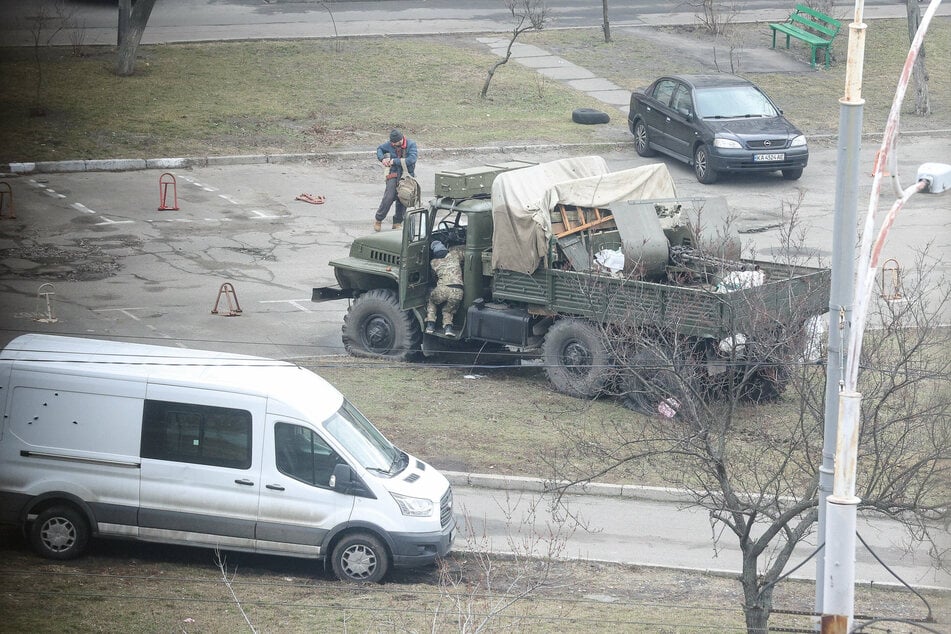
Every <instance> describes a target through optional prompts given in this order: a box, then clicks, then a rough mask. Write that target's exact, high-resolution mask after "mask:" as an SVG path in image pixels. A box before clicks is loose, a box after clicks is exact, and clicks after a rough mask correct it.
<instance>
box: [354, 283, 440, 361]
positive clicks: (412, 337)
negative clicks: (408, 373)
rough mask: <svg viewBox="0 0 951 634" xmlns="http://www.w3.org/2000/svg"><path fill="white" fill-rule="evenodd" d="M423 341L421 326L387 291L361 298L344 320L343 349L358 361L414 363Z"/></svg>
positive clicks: (355, 301) (375, 292) (375, 291)
mask: <svg viewBox="0 0 951 634" xmlns="http://www.w3.org/2000/svg"><path fill="white" fill-rule="evenodd" d="M421 341H422V333H421V332H420V330H419V324H417V323H416V320H414V319H413V317H412V315H411V314H410V313H409V312H408V311H405V310H400V303H399V299H398V298H397V296H396V293H395V292H393V291H391V290H388V289H382V288H378V289H374V290H372V291H367V292H366V293H364V294H362V295H360V296H359V297H358V298H357V299H356V300H354V302H353V304H352V305H351V306H350V309H349V310H348V311H347V316H346V317H344V319H343V346H344V348H346V350H347V352H348V353H350V354H352V355H353V356H355V357H370V358H386V359H395V360H397V361H411V360H413V359H414V358H415V357H416V356H417V355H418V354H419V349H420V342H421Z"/></svg>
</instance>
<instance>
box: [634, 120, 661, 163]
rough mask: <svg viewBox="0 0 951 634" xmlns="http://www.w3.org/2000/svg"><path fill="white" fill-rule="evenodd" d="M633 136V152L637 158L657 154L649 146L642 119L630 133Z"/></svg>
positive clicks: (648, 138) (645, 126) (645, 127)
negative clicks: (635, 152) (634, 151)
mask: <svg viewBox="0 0 951 634" xmlns="http://www.w3.org/2000/svg"><path fill="white" fill-rule="evenodd" d="M631 132H632V133H633V134H634V150H636V151H637V154H638V155H639V156H644V157H648V156H654V155H655V154H657V152H655V151H654V150H652V149H651V146H650V137H649V136H648V135H647V125H646V124H645V123H644V121H643V120H642V119H638V120H637V122H636V123H635V124H634V129H633V130H632V131H631Z"/></svg>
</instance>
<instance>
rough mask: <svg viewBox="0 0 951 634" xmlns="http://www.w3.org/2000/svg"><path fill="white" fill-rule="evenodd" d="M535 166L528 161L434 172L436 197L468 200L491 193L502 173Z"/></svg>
mask: <svg viewBox="0 0 951 634" xmlns="http://www.w3.org/2000/svg"><path fill="white" fill-rule="evenodd" d="M531 165H535V163H530V162H528V161H509V162H507V163H496V164H492V165H481V166H479V167H468V168H466V169H461V170H456V171H454V172H436V191H435V194H436V195H437V196H445V197H448V198H469V197H471V196H479V195H480V194H484V195H486V196H487V195H489V194H491V193H492V181H494V180H495V177H496V176H498V175H499V174H501V173H502V172H507V171H509V170H514V169H519V168H522V167H529V166H531Z"/></svg>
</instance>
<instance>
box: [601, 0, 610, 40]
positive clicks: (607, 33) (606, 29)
mask: <svg viewBox="0 0 951 634" xmlns="http://www.w3.org/2000/svg"><path fill="white" fill-rule="evenodd" d="M601 13H602V14H603V15H604V24H603V25H602V27H601V28H602V30H603V31H604V41H605V42H610V41H611V20H609V19H608V0H601Z"/></svg>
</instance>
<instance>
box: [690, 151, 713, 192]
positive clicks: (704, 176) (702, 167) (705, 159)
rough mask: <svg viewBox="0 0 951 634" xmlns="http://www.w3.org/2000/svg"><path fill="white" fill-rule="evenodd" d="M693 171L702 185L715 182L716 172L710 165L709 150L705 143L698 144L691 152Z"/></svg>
mask: <svg viewBox="0 0 951 634" xmlns="http://www.w3.org/2000/svg"><path fill="white" fill-rule="evenodd" d="M693 173H694V174H696V175H697V180H698V181H700V182H701V183H703V184H704V185H709V184H710V183H715V182H717V172H716V170H714V169H713V168H712V167H711V166H710V151H709V150H708V149H707V146H706V145H703V144H701V145H698V146H697V149H696V150H694V152H693Z"/></svg>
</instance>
